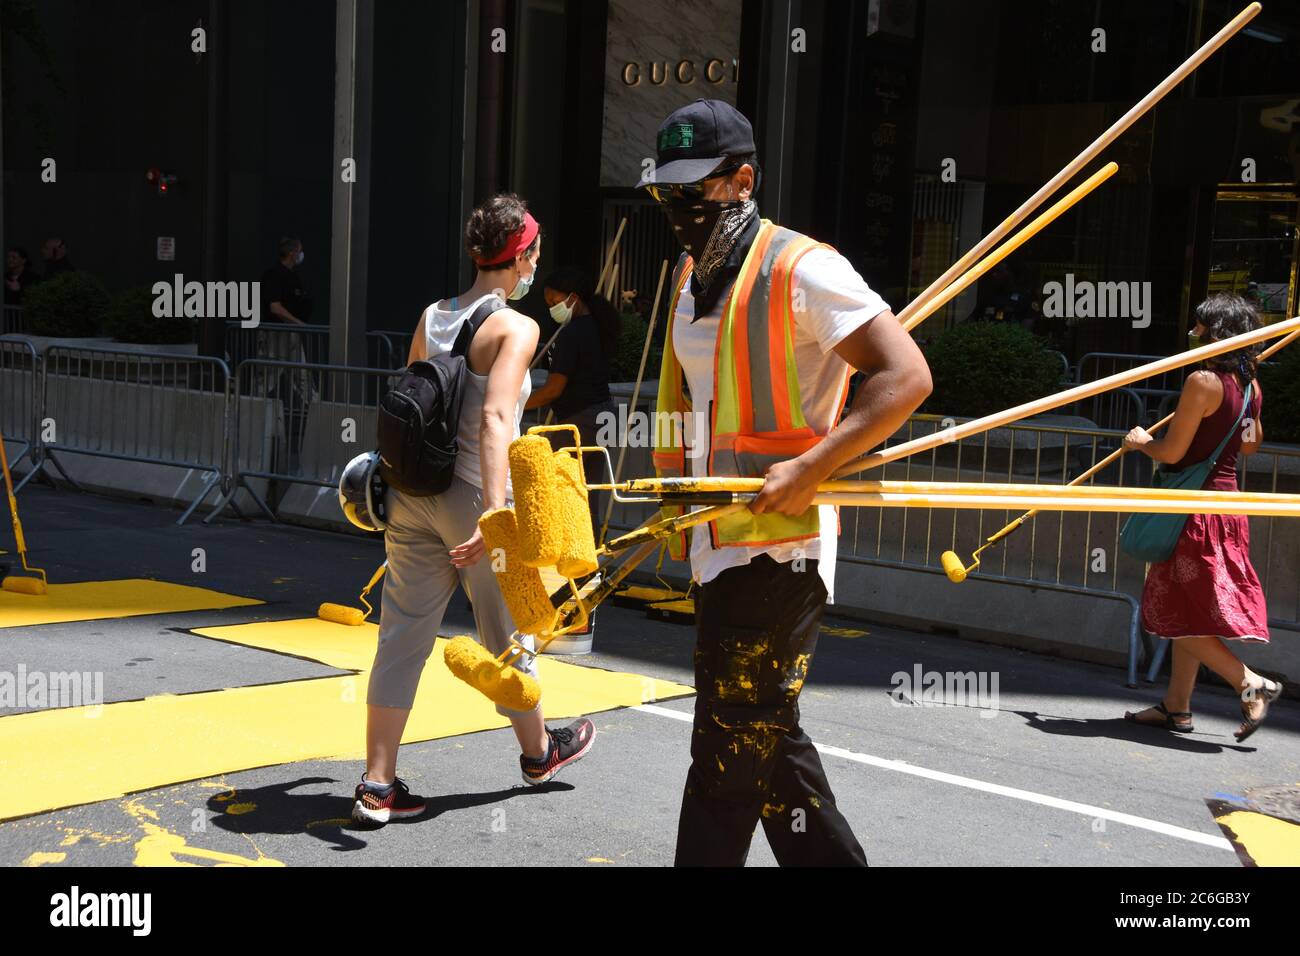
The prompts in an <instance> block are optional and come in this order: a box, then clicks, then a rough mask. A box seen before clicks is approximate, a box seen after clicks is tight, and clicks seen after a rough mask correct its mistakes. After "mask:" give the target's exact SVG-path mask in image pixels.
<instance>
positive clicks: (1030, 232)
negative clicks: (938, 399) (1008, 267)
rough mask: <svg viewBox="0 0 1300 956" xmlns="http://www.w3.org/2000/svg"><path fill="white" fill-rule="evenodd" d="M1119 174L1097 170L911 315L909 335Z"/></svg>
mask: <svg viewBox="0 0 1300 956" xmlns="http://www.w3.org/2000/svg"><path fill="white" fill-rule="evenodd" d="M1118 171H1119V165H1118V164H1116V163H1107V164H1106V165H1105V166H1103V167H1101V169H1099V170H1097V171H1096V172H1095V173H1093V174H1092V175H1091V176H1089V177H1088V178H1087V179H1085V180H1084V181H1083V182H1081V183H1080V184H1079V185H1078V186H1075V187H1074V189H1072V190H1070V192H1069V193H1068V194H1066V195H1065V196H1064V197H1063V198H1062V199H1060V200H1058V201H1057V202H1056V203H1055V204H1053V206H1052V208H1050V209H1048V210H1047V212H1045V213H1043V214H1042V215H1041V216H1039V217H1038V218H1037V219H1035V220H1034V221H1033V222H1031V223H1030V224H1029V225H1028V226H1026V227H1025V228H1024V229H1021V230H1020V231H1019V232H1017V233H1016V234H1015V235H1014V236H1012V237H1011V238H1010V239H1009V240H1007V241H1006V242H1005V243H1003V244H1002V245H1000V246H998V248H997V249H995V250H993V252H991V253H990V254H989V255H987V256H985V257H984V258H983V259H981V260H980V261H979V262H978V263H977V264H976V265H975V266H974V268H972V269H971V270H970V271H969V272H967V273H966V274H965V275H963V276H962V277H961V278H960V279H958V280H957V281H956V282H954V283H953V284H952V285H950V286H948V287H947V288H946V289H944V290H942V291H941V292H939V293H938V294H937V295H935V296H933V297H931V298H930V299H929V300H928V301H926V302H925V303H924V304H923V305H922V306H921V307H920V308H918V309H916V310H915V311H914V313H913V314H912V315H911V316H909V317H908V318H907V319H906V320H905V321H903V323H902V324H903V328H904V329H906V330H907V331H909V332H910V331H912V329H914V328H916V327H917V326H918V325H920V324H921V323H922V322H924V321H925V320H926V319H928V318H929V317H930V316H932V315H933V314H934V313H936V312H938V311H939V310H940V309H942V308H943V307H944V306H945V305H947V304H948V303H949V302H951V301H952V300H953V299H955V298H957V296H959V295H961V294H962V293H963V292H965V291H966V289H967V288H969V287H970V286H971V285H972V284H973V283H975V282H977V281H978V280H979V278H980V277H981V276H983V275H984V274H985V273H986V272H988V271H989V270H990V269H992V268H993V267H994V266H995V265H997V264H998V263H999V262H1001V261H1002V260H1003V259H1005V258H1006V257H1007V256H1009V255H1011V253H1013V252H1015V251H1016V250H1017V249H1019V248H1020V247H1021V246H1023V245H1024V244H1025V243H1026V242H1028V241H1029V240H1030V239H1032V238H1033V237H1034V236H1036V235H1037V234H1038V233H1039V232H1041V231H1042V230H1043V229H1045V228H1047V226H1049V225H1051V224H1052V223H1053V222H1055V221H1056V220H1057V219H1059V218H1060V217H1061V215H1062V214H1063V213H1064V212H1066V211H1067V210H1069V209H1070V208H1072V207H1073V206H1074V205H1075V204H1076V203H1077V202H1078V201H1079V200H1080V199H1082V198H1083V197H1084V196H1086V195H1088V194H1089V193H1090V192H1092V191H1093V190H1094V189H1096V188H1097V187H1098V186H1100V185H1101V184H1102V183H1104V182H1105V181H1106V180H1108V179H1110V177H1112V176H1114V175H1115V173H1116V172H1118ZM905 311H906V310H905ZM900 318H901V317H900Z"/></svg>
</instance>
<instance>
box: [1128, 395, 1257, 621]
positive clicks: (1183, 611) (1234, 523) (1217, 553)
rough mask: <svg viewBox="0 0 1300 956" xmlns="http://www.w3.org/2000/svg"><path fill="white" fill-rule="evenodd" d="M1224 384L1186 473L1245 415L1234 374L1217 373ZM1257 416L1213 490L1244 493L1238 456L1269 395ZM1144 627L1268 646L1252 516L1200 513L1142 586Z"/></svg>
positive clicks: (1217, 471)
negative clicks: (1255, 564) (1253, 551)
mask: <svg viewBox="0 0 1300 956" xmlns="http://www.w3.org/2000/svg"><path fill="white" fill-rule="evenodd" d="M1214 374H1215V375H1217V376H1218V377H1219V381H1220V382H1222V383H1223V401H1222V402H1221V403H1220V404H1219V407H1218V409H1217V410H1216V411H1215V412H1214V414H1213V415H1210V416H1209V417H1208V418H1205V419H1203V420H1202V421H1201V424H1200V426H1199V427H1198V428H1197V429H1196V435H1195V436H1194V437H1193V438H1192V444H1191V446H1190V447H1189V448H1188V449H1187V454H1185V455H1184V456H1183V458H1182V460H1181V461H1179V462H1176V463H1175V464H1174V465H1172V466H1171V468H1173V469H1182V468H1185V467H1187V466H1189V465H1195V464H1196V463H1198V462H1201V461H1204V460H1205V459H1206V458H1209V457H1210V455H1212V454H1214V449H1216V448H1218V447H1219V442H1221V441H1223V436H1224V435H1225V434H1227V432H1228V429H1229V428H1230V427H1231V426H1232V423H1233V422H1235V421H1236V420H1237V415H1238V414H1240V412H1241V401H1242V398H1243V397H1244V389H1243V388H1242V385H1241V382H1240V381H1239V380H1238V378H1237V376H1236V375H1234V374H1232V373H1231V372H1219V371H1215V372H1214ZM1250 404H1251V408H1250V411H1248V412H1247V413H1246V416H1245V417H1244V418H1243V419H1242V422H1241V424H1240V425H1239V426H1237V431H1236V434H1234V435H1233V436H1232V437H1231V438H1230V439H1228V444H1227V445H1226V446H1225V447H1224V449H1223V454H1222V455H1220V456H1219V461H1218V464H1217V465H1215V467H1214V470H1213V471H1212V472H1211V473H1210V477H1209V478H1208V479H1207V480H1206V483H1205V490H1207V491H1238V490H1240V489H1238V487H1237V453H1238V451H1239V450H1240V449H1241V439H1242V435H1243V433H1244V431H1245V429H1246V422H1247V420H1248V419H1252V418H1254V419H1258V418H1259V413H1260V408H1261V405H1262V397H1261V396H1260V395H1259V393H1258V392H1255V394H1254V395H1253V396H1252V398H1251V403H1250ZM1142 627H1143V628H1145V629H1146V631H1147V632H1148V633H1150V634H1154V635H1156V636H1157V637H1163V638H1178V637H1201V636H1207V635H1209V636H1217V637H1221V638H1223V639H1224V640H1227V641H1256V642H1259V643H1263V644H1267V643H1268V608H1267V606H1266V604H1265V603H1264V589H1263V587H1261V586H1260V583H1259V577H1258V576H1257V575H1256V574H1255V569H1254V568H1253V567H1252V566H1251V563H1250V519H1249V518H1247V517H1246V516H1245V515H1214V514H1194V515H1190V516H1189V517H1188V519H1187V525H1186V527H1185V528H1184V529H1183V533H1182V535H1181V536H1180V537H1179V539H1178V544H1177V545H1175V547H1174V553H1173V554H1171V555H1170V556H1169V557H1168V558H1166V559H1165V560H1164V561H1160V562H1158V563H1156V564H1153V565H1151V570H1150V571H1149V572H1148V574H1147V580H1146V586H1145V587H1144V588H1143V589H1142Z"/></svg>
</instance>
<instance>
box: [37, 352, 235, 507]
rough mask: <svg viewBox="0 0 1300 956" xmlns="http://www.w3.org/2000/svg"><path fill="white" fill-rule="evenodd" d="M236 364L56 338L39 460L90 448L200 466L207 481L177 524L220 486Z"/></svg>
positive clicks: (106, 454) (48, 362)
mask: <svg viewBox="0 0 1300 956" xmlns="http://www.w3.org/2000/svg"><path fill="white" fill-rule="evenodd" d="M229 399H230V372H229V369H228V368H227V366H226V363H225V362H223V361H221V360H220V359H217V358H210V357H207V356H196V355H180V354H174V353H169V352H143V351H134V350H129V349H114V348H111V347H99V346H79V347H64V346H52V347H50V348H47V349H46V350H45V355H44V361H43V367H42V374H41V415H42V418H43V421H46V422H48V423H49V425H50V429H49V432H50V435H49V437H45V436H43V440H42V441H41V442H40V444H39V449H38V452H37V457H36V462H37V468H38V469H39V468H43V467H44V464H45V463H46V462H49V463H50V464H52V465H54V467H55V468H56V469H58V471H59V473H60V474H61V475H62V476H63V477H64V478H65V479H66V480H67V481H68V482H69V483H70V484H72V485H73V487H76V488H78V489H80V487H81V486H80V485H79V484H78V482H77V481H76V480H74V479H73V478H72V476H71V475H69V474H68V471H67V469H66V468H65V467H64V463H63V462H62V461H61V459H62V457H63V456H65V455H89V456H95V457H100V458H109V459H116V460H119V461H134V462H142V463H145V464H154V465H166V466H170V467H172V468H185V469H192V470H195V471H198V472H199V473H200V474H201V475H202V476H203V477H202V485H201V488H200V491H199V494H198V495H197V497H195V498H194V500H193V501H192V502H191V503H190V505H189V507H187V508H186V509H185V511H184V513H183V514H182V515H181V517H180V518H179V519H178V520H177V522H176V523H177V524H184V523H185V521H187V520H188V519H189V517H190V515H191V514H193V513H194V510H195V509H196V508H197V507H198V506H199V505H200V504H202V503H203V501H204V500H205V499H206V498H207V497H208V495H209V494H211V493H212V491H213V490H214V489H215V488H217V487H218V486H219V484H220V483H221V481H222V477H223V474H224V471H223V469H224V465H225V460H226V456H227V442H228V441H229V432H230V428H229V425H230V401H229Z"/></svg>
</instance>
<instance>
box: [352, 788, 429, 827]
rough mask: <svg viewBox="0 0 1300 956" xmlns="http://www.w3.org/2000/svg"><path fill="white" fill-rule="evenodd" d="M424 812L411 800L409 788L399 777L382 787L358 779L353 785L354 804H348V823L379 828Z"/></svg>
mask: <svg viewBox="0 0 1300 956" xmlns="http://www.w3.org/2000/svg"><path fill="white" fill-rule="evenodd" d="M425 809H426V804H425V802H424V801H423V800H421V799H420V798H419V797H413V796H411V790H410V788H409V787H407V785H406V782H405V781H404V780H402V779H401V778H400V777H395V778H394V779H393V782H392V783H390V784H389V785H388V786H386V787H385V786H382V785H380V784H377V783H373V782H371V781H369V780H367V779H366V778H365V776H362V778H361V782H360V783H359V784H357V792H356V802H355V803H353V804H352V819H353V821H355V822H356V823H368V824H378V825H380V826H383V825H384V824H385V823H387V822H388V821H390V820H405V819H407V818H409V817H418V816H419V815H420V814H422V813H423V812H424V811H425Z"/></svg>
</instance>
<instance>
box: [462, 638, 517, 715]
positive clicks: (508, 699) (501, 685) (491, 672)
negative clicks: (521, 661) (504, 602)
mask: <svg viewBox="0 0 1300 956" xmlns="http://www.w3.org/2000/svg"><path fill="white" fill-rule="evenodd" d="M515 657H518V655H515ZM442 659H443V660H444V661H445V662H446V664H447V670H449V671H451V672H452V674H454V675H455V676H456V677H459V678H460V679H461V680H463V681H464V682H465V683H467V684H469V685H470V686H471V687H473V688H475V689H476V690H478V691H480V692H482V693H483V694H484V695H485V696H486V697H487V698H488V699H489V700H491V701H492V702H493V703H497V704H500V705H501V706H502V707H508V708H510V709H511V710H532V709H533V708H534V707H536V706H537V704H538V702H539V701H541V699H542V688H541V687H540V686H539V685H538V683H537V681H535V680H533V678H532V677H530V676H529V675H527V674H525V673H524V672H523V671H520V670H516V669H515V668H514V667H511V666H509V665H508V664H507V665H505V666H503V663H502V661H501V660H500V659H499V658H496V657H493V656H492V654H491V652H490V651H488V649H487V648H485V647H484V646H483V645H482V644H480V643H479V642H478V641H476V640H474V638H472V637H453V638H452V639H451V640H450V641H448V642H447V647H446V648H445V649H444V650H443V653H442Z"/></svg>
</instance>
